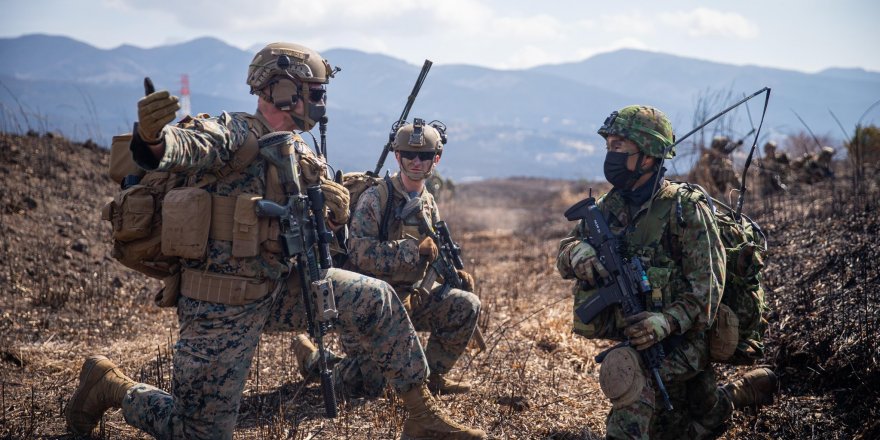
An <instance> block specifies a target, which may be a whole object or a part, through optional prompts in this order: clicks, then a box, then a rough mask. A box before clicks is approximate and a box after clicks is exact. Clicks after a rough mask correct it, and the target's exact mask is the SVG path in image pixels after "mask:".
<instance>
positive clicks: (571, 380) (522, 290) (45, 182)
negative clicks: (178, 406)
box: [0, 134, 880, 440]
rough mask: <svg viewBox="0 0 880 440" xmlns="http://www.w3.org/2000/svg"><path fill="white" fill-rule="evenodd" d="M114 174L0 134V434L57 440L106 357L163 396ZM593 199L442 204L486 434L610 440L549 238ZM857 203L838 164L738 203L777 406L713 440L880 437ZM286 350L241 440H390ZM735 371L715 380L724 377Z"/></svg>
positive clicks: (165, 325) (561, 192) (116, 425)
mask: <svg viewBox="0 0 880 440" xmlns="http://www.w3.org/2000/svg"><path fill="white" fill-rule="evenodd" d="M108 160H109V157H108V153H107V152H106V151H105V150H103V149H101V148H98V147H97V146H96V145H94V144H90V143H86V144H77V143H69V142H67V141H66V140H64V139H61V138H57V137H47V136H24V137H22V136H13V135H8V134H0V183H2V184H0V236H2V247H0V289H2V290H0V292H2V294H0V404H2V410H0V439H7V438H8V439H13V438H14V439H19V438H22V439H25V438H70V436H69V434H67V431H66V429H65V426H64V420H63V416H62V411H63V408H64V406H65V405H66V403H67V400H68V399H69V398H70V395H71V393H72V392H73V389H74V388H75V386H76V377H77V373H78V370H79V367H80V365H81V363H82V360H83V358H84V357H85V356H87V355H89V354H93V353H101V354H105V355H107V356H109V357H110V358H111V359H114V360H115V361H117V362H118V363H119V364H120V365H121V367H122V368H123V369H124V370H125V371H127V372H128V373H130V375H132V377H134V378H135V379H136V380H139V381H144V382H148V383H151V384H154V385H157V386H159V387H161V388H165V389H167V388H168V386H169V384H170V378H171V362H170V359H171V347H172V346H173V344H174V342H175V338H176V334H177V320H176V316H175V314H174V311H173V310H172V309H159V308H157V307H155V306H154V305H152V295H153V293H154V291H155V290H156V289H157V288H158V283H156V282H154V281H151V280H149V279H147V278H146V277H144V276H141V275H139V274H137V273H135V272H132V271H129V270H126V269H124V268H123V267H122V266H121V265H119V264H118V263H116V262H115V261H114V260H113V259H112V258H111V257H110V252H109V250H110V249H109V245H108V243H109V238H110V237H109V225H108V224H107V223H105V222H103V221H101V220H100V208H101V207H102V206H103V204H104V203H105V202H106V201H107V200H109V198H110V197H111V196H112V194H113V193H114V191H115V189H114V188H115V184H113V183H112V182H111V181H110V180H109V178H107V177H106V173H105V170H106V166H107V163H108ZM841 166H843V165H841ZM586 188H587V184H586V183H584V182H570V181H550V180H539V179H507V180H498V181H489V182H482V183H474V184H467V185H458V186H457V188H456V193H455V194H454V195H452V194H449V193H445V194H443V195H442V196H441V200H440V207H441V213H442V214H443V215H444V217H445V218H446V219H447V222H448V224H449V225H450V228H451V229H452V233H453V235H454V237H456V239H457V240H458V241H459V242H460V244H461V246H462V248H463V250H464V251H463V253H464V259H465V266H466V269H467V270H469V271H471V272H472V273H473V274H474V276H475V277H476V279H477V280H478V288H477V292H476V293H477V294H478V295H479V296H480V298H481V299H482V301H483V309H484V312H483V315H482V317H481V322H480V326H481V328H482V330H483V332H484V334H485V336H486V341H487V344H488V349H487V350H486V351H483V352H479V351H477V350H470V351H469V352H468V353H467V354H466V355H465V356H464V357H463V358H462V359H461V360H460V361H459V364H458V365H457V367H456V369H455V370H453V374H454V375H458V376H460V377H463V378H465V379H467V380H470V381H472V382H473V383H474V384H475V385H476V386H475V389H474V390H473V392H471V393H470V394H468V395H466V396H464V397H451V396H445V397H443V404H444V406H445V407H446V408H448V409H449V412H450V414H452V415H453V417H454V418H455V419H456V420H458V421H461V422H464V423H467V424H470V425H474V426H479V427H480V428H482V429H484V430H486V431H487V432H488V433H489V434H490V436H491V437H492V438H499V439H558V440H561V439H571V440H574V439H596V438H602V437H603V436H604V419H605V416H606V414H607V412H608V409H609V404H608V403H607V401H606V399H605V398H604V397H603V396H602V394H601V392H600V391H599V387H598V367H597V365H596V364H595V362H593V360H592V358H593V356H594V355H595V354H597V353H598V352H599V351H601V350H602V349H603V348H605V347H607V346H608V345H609V344H608V343H606V342H602V341H590V340H586V339H584V338H581V337H577V336H575V335H573V334H572V333H571V331H570V328H571V318H572V301H571V295H570V291H571V285H570V282H567V281H564V280H561V279H560V277H559V276H558V274H557V273H556V271H555V268H554V262H555V254H556V245H557V243H558V240H559V239H560V238H561V237H563V236H564V235H565V234H566V233H567V232H568V231H569V230H570V228H571V227H572V225H571V224H569V223H568V222H566V220H565V219H564V218H563V217H562V215H561V213H562V212H563V211H564V210H565V208H566V207H568V206H569V205H570V204H572V203H574V202H576V201H577V200H579V199H580V198H583V197H584V196H585V191H586ZM851 188H852V185H851V182H849V180H848V179H847V178H846V177H845V169H844V170H842V172H841V173H839V178H838V179H837V180H836V181H834V182H827V183H823V184H819V185H814V186H812V187H801V186H799V187H795V188H793V189H792V191H791V192H790V193H789V194H787V195H780V196H774V197H769V198H763V199H762V198H760V197H758V196H756V195H752V194H749V197H750V199H749V201H748V203H747V205H746V207H747V208H746V212H749V213H750V214H752V216H753V218H755V219H756V220H757V221H758V222H759V223H760V224H761V225H762V227H763V228H764V229H765V232H766V233H767V235H768V237H769V241H770V248H769V251H768V254H767V261H768V266H767V268H766V269H765V280H766V284H767V287H768V301H769V302H770V305H771V307H772V312H771V314H770V315H769V316H768V318H769V321H770V330H769V332H768V339H767V347H768V350H767V354H766V356H765V358H764V359H763V360H762V362H763V363H764V364H766V365H770V366H771V367H772V368H774V370H775V371H776V372H777V373H778V374H779V377H780V382H781V385H780V390H779V395H778V397H777V400H776V403H774V404H773V405H770V406H768V407H765V408H763V409H762V410H761V411H760V412H757V413H756V412H754V411H752V410H746V411H744V412H738V413H736V415H735V417H734V419H733V420H732V421H731V422H730V426H729V429H728V431H727V432H726V433H725V434H724V435H723V436H722V437H721V438H725V439H777V438H786V439H789V438H790V439H801V438H817V439H819V438H821V439H853V438H855V439H874V438H880V422H878V420H880V374H878V371H880V359H878V357H880V356H878V348H877V337H878V316H880V308H878V300H880V292H878V284H880V283H878V278H880V275H878V269H877V267H876V264H875V261H877V259H878V257H880V255H878V253H880V246H878V245H880V238H878V237H880V234H878V232H880V230H878V229H880V216H878V207H880V202H878V197H877V196H878V192H877V190H876V187H871V188H869V189H868V190H866V191H865V193H864V194H862V195H854V194H853V193H854V192H853V191H852V190H851ZM605 189H606V188H603V187H596V188H594V190H595V191H597V192H601V191H604V190H605ZM292 337H293V335H291V334H272V335H264V337H263V339H262V342H261V344H260V347H259V349H258V352H257V355H256V357H255V360H254V364H253V367H252V371H251V377H250V379H249V381H248V383H247V386H246V390H245V393H244V399H243V404H242V408H241V413H240V416H239V420H238V427H237V429H236V438H242V439H275V438H290V439H331V438H333V439H335V438H350V439H386V438H387V439H391V438H397V436H398V435H399V432H400V429H401V426H402V423H403V420H404V414H403V411H402V407H401V406H400V404H399V402H398V401H397V399H396V398H395V397H394V396H393V395H388V396H387V397H386V398H383V399H378V400H373V401H364V400H350V401H346V402H342V403H341V411H340V416H339V417H338V418H337V419H335V420H327V419H324V418H322V413H323V408H322V402H321V397H320V391H319V389H318V388H317V386H316V384H313V383H305V382H304V381H303V379H302V378H301V377H300V375H299V373H297V372H296V368H295V367H294V365H295V361H294V360H293V357H292V352H291V349H290V343H291V340H292ZM328 339H330V340H331V346H335V337H330V338H328ZM746 370H747V368H746V367H739V368H733V367H729V366H719V367H718V371H719V376H720V377H721V380H722V381H727V380H731V378H733V377H735V376H736V375H738V374H741V373H742V372H743V371H746ZM100 428H101V429H100V432H99V433H98V435H99V438H104V439H136V438H148V437H147V436H146V435H145V434H141V433H139V432H138V431H136V430H134V429H133V428H131V427H129V426H127V425H126V424H125V422H124V420H123V419H122V416H121V414H120V413H119V412H118V411H111V412H108V413H107V415H105V417H104V419H103V422H102V424H101V426H100Z"/></svg>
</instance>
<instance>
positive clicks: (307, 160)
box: [299, 153, 327, 186]
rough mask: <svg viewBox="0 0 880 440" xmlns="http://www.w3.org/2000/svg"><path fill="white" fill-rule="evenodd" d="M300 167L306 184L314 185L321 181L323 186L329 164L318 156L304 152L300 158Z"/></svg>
mask: <svg viewBox="0 0 880 440" xmlns="http://www.w3.org/2000/svg"><path fill="white" fill-rule="evenodd" d="M299 169H300V172H302V176H303V180H305V182H306V184H308V185H313V184H315V183H318V182H321V184H322V186H323V183H324V182H323V180H325V179H324V174H325V173H326V171H327V165H326V164H325V163H324V162H322V161H321V159H318V156H315V155H314V154H311V153H309V154H303V155H302V156H301V157H300V159H299Z"/></svg>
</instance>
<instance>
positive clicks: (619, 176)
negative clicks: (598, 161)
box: [604, 151, 641, 190]
mask: <svg viewBox="0 0 880 440" xmlns="http://www.w3.org/2000/svg"><path fill="white" fill-rule="evenodd" d="M629 156H630V154H629V153H620V152H616V151H609V152H608V153H607V154H606V155H605V166H604V168H605V180H607V181H608V183H610V184H611V185H613V186H614V187H615V188H618V189H623V190H627V189H629V188H630V187H631V186H632V184H633V183H635V181H636V180H637V179H638V178H639V176H641V173H638V172H636V171H630V170H629V169H628V168H627V167H626V160H627V159H629Z"/></svg>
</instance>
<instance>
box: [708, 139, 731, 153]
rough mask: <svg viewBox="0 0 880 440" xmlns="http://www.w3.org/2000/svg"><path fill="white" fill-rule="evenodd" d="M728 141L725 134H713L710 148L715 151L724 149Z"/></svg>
mask: <svg viewBox="0 0 880 440" xmlns="http://www.w3.org/2000/svg"><path fill="white" fill-rule="evenodd" d="M729 143H730V138H729V137H727V136H715V137H713V138H712V149H713V150H717V151H724V149H725V147H727V144H729Z"/></svg>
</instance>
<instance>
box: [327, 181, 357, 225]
mask: <svg viewBox="0 0 880 440" xmlns="http://www.w3.org/2000/svg"><path fill="white" fill-rule="evenodd" d="M321 191H323V192H324V203H325V204H326V206H327V209H328V210H329V211H330V221H332V222H333V223H336V224H337V225H343V224H345V223H348V217H349V211H348V204H349V201H350V200H351V196H350V195H349V194H348V190H347V189H345V187H344V186H342V185H341V184H339V183H336V182H334V181H332V180H326V179H324V180H323V181H322V182H321Z"/></svg>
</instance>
